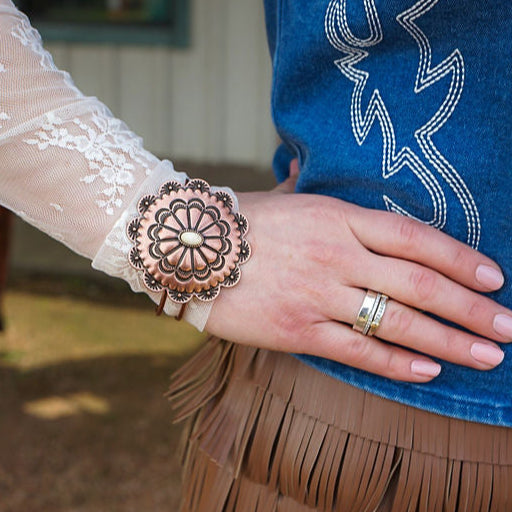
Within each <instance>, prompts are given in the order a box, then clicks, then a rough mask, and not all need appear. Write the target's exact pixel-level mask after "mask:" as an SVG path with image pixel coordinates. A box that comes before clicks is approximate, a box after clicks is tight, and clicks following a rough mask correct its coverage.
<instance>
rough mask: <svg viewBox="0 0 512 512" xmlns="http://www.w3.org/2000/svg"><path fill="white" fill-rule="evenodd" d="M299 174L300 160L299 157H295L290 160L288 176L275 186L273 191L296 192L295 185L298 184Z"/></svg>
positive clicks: (281, 192)
mask: <svg viewBox="0 0 512 512" xmlns="http://www.w3.org/2000/svg"><path fill="white" fill-rule="evenodd" d="M299 174H300V169H299V161H298V160H297V158H294V159H293V160H292V161H291V162H290V167H289V176H288V178H286V179H285V180H284V181H283V182H282V183H280V184H279V185H278V186H277V187H275V188H274V189H273V190H272V192H276V193H278V194H293V193H294V192H295V186H296V185H297V179H298V178H299Z"/></svg>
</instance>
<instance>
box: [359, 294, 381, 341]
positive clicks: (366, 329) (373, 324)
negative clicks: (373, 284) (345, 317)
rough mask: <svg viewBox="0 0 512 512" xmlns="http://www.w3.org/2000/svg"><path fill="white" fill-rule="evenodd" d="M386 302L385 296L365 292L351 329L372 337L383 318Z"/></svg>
mask: <svg viewBox="0 0 512 512" xmlns="http://www.w3.org/2000/svg"><path fill="white" fill-rule="evenodd" d="M387 302H388V296H387V295H384V294H383V293H380V292H374V291H373V290H367V291H366V295H365V297H364V300H363V303H362V304H361V307H360V308H359V312H358V314H357V318H356V321H355V322H354V325H353V326H352V328H353V329H354V330H355V331H357V332H360V333H361V334H363V335H364V336H373V335H374V334H375V333H376V332H377V329H378V328H379V325H380V322H381V320H382V317H383V316H384V312H385V311H386V305H387Z"/></svg>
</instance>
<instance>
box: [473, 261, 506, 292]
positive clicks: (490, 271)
mask: <svg viewBox="0 0 512 512" xmlns="http://www.w3.org/2000/svg"><path fill="white" fill-rule="evenodd" d="M476 280H477V281H478V282H479V283H480V284H482V285H484V286H485V287H486V288H489V289H490V290H497V289H498V288H501V287H502V286H503V283H504V282H505V278H504V277H503V274H502V273H501V272H500V271H499V270H498V269H496V268H494V267H490V266H489V265H478V267H477V269H476Z"/></svg>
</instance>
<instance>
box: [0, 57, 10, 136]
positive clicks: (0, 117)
mask: <svg viewBox="0 0 512 512" xmlns="http://www.w3.org/2000/svg"><path fill="white" fill-rule="evenodd" d="M0 73H7V69H6V67H5V66H4V65H3V64H2V63H1V62H0ZM9 119H11V116H10V115H9V114H8V113H7V112H0V121H9ZM0 128H3V125H2V124H0Z"/></svg>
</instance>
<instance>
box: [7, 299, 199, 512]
mask: <svg viewBox="0 0 512 512" xmlns="http://www.w3.org/2000/svg"><path fill="white" fill-rule="evenodd" d="M5 310H6V318H7V321H8V330H7V331H6V333H4V334H0V512H64V511H65V512H132V511H133V512H164V511H165V512H174V511H176V510H177V507H178V503H179V498H180V493H179V473H180V467H179V466H180V464H179V456H178V451H179V450H178V445H179V439H180V435H181V428H180V427H179V426H173V425H172V424H171V420H172V412H171V410H170V407H169V405H168V403H167V401H166V399H165V398H164V396H163V395H164V393H165V391H166V389H167V385H168V380H169V375H170V373H171V372H172V371H173V369H175V368H177V367H178V366H179V365H180V364H181V363H182V361H183V360H184V359H186V358H187V354H188V353H189V352H190V351H192V350H194V349H195V347H197V346H198V344H199V343H200V342H201V341H202V337H201V336H199V335H198V334H196V333H195V332H194V331H193V330H191V328H189V327H188V326H185V325H183V324H178V323H177V322H174V321H173V320H170V319H156V318H155V317H154V316H153V313H152V308H151V306H149V305H148V307H145V308H142V310H141V308H133V307H132V306H124V305H123V304H117V305H105V304H98V303H97V302H95V301H91V300H87V299H85V300H84V299H78V298H75V297H73V296H64V297H58V296H57V297H56V296H48V295H33V294H28V293H20V292H9V293H8V295H7V298H6V301H5Z"/></svg>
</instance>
